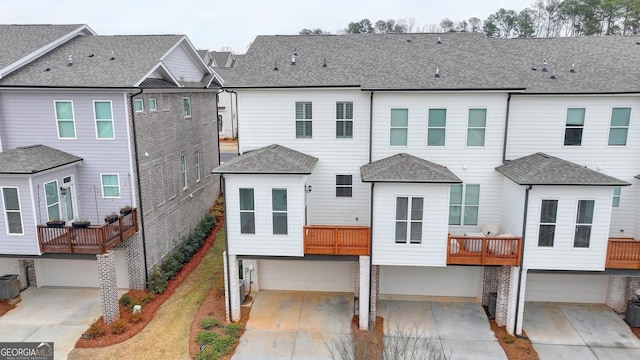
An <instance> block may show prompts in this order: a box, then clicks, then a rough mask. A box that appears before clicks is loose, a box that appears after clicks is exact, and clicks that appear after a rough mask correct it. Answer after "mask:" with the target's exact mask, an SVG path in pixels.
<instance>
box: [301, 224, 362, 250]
mask: <svg viewBox="0 0 640 360" xmlns="http://www.w3.org/2000/svg"><path fill="white" fill-rule="evenodd" d="M370 232H371V229H370V228H369V227H368V226H333V225H310V226H305V227H304V253H305V254H313V255H367V256H368V255H370V254H371V242H370V241H369V238H370V236H369V235H370Z"/></svg>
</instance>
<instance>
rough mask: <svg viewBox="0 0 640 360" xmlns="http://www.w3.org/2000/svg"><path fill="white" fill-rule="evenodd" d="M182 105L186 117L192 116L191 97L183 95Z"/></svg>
mask: <svg viewBox="0 0 640 360" xmlns="http://www.w3.org/2000/svg"><path fill="white" fill-rule="evenodd" d="M182 107H183V109H184V117H186V118H189V117H191V98H190V97H183V98H182Z"/></svg>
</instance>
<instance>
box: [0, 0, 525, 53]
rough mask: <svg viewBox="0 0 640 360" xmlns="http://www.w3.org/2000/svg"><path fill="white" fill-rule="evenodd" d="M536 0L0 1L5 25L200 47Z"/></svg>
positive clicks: (476, 12)
mask: <svg viewBox="0 0 640 360" xmlns="http://www.w3.org/2000/svg"><path fill="white" fill-rule="evenodd" d="M533 1H534V0H492V1H479V0H438V1H434V0H387V1H379V0H368V1H362V0H321V1H320V0H297V1H291V0H236V1H231V0H226V1H221V0H171V1H169V0H109V1H104V0H0V23H3V24H36V23H39V24H45V23H46V24H75V23H81V24H88V25H89V26H90V27H91V28H92V29H93V30H94V31H95V32H97V33H98V34H100V35H112V34H130V35H142V34H186V35H187V36H188V37H189V39H190V40H191V42H192V43H193V44H194V45H195V46H196V47H197V48H199V49H209V50H220V49H221V48H222V47H230V48H232V50H233V51H234V52H236V53H244V52H245V51H246V49H247V47H248V45H249V44H250V43H251V41H253V39H254V38H255V37H256V35H273V34H297V33H298V31H300V29H302V28H310V29H311V28H321V29H323V30H325V31H329V32H331V33H335V32H336V31H338V30H340V29H344V28H345V27H346V26H347V24H348V23H349V22H351V21H358V20H360V19H363V18H368V19H370V20H371V21H372V22H375V21H376V20H379V19H383V20H386V19H406V20H409V19H410V18H413V19H414V20H415V24H416V26H419V27H424V26H426V25H430V24H438V23H439V22H440V20H441V19H442V18H445V17H448V18H450V19H451V20H453V21H454V22H457V21H460V20H463V19H468V18H470V17H474V16H475V17H477V18H480V19H481V20H484V19H485V18H486V17H487V16H488V15H489V14H492V13H494V12H496V11H497V10H498V9H499V8H501V7H503V8H506V9H513V10H517V11H520V10H522V9H524V8H525V7H527V6H531V4H532V3H533Z"/></svg>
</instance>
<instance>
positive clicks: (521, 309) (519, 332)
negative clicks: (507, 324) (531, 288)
mask: <svg viewBox="0 0 640 360" xmlns="http://www.w3.org/2000/svg"><path fill="white" fill-rule="evenodd" d="M528 270H529V269H523V270H522V276H521V277H520V293H519V294H517V296H519V304H520V306H519V307H518V313H517V314H516V335H522V323H523V322H524V299H525V292H526V291H527V272H528Z"/></svg>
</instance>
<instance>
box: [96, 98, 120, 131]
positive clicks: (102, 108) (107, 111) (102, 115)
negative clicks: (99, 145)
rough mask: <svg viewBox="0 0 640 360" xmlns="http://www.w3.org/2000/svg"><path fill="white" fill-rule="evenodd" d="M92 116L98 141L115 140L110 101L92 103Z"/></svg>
mask: <svg viewBox="0 0 640 360" xmlns="http://www.w3.org/2000/svg"><path fill="white" fill-rule="evenodd" d="M93 114H94V117H95V120H96V136H97V138H98V139H113V138H115V135H114V131H113V111H112V108H111V101H110V100H109V101H94V102H93Z"/></svg>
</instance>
